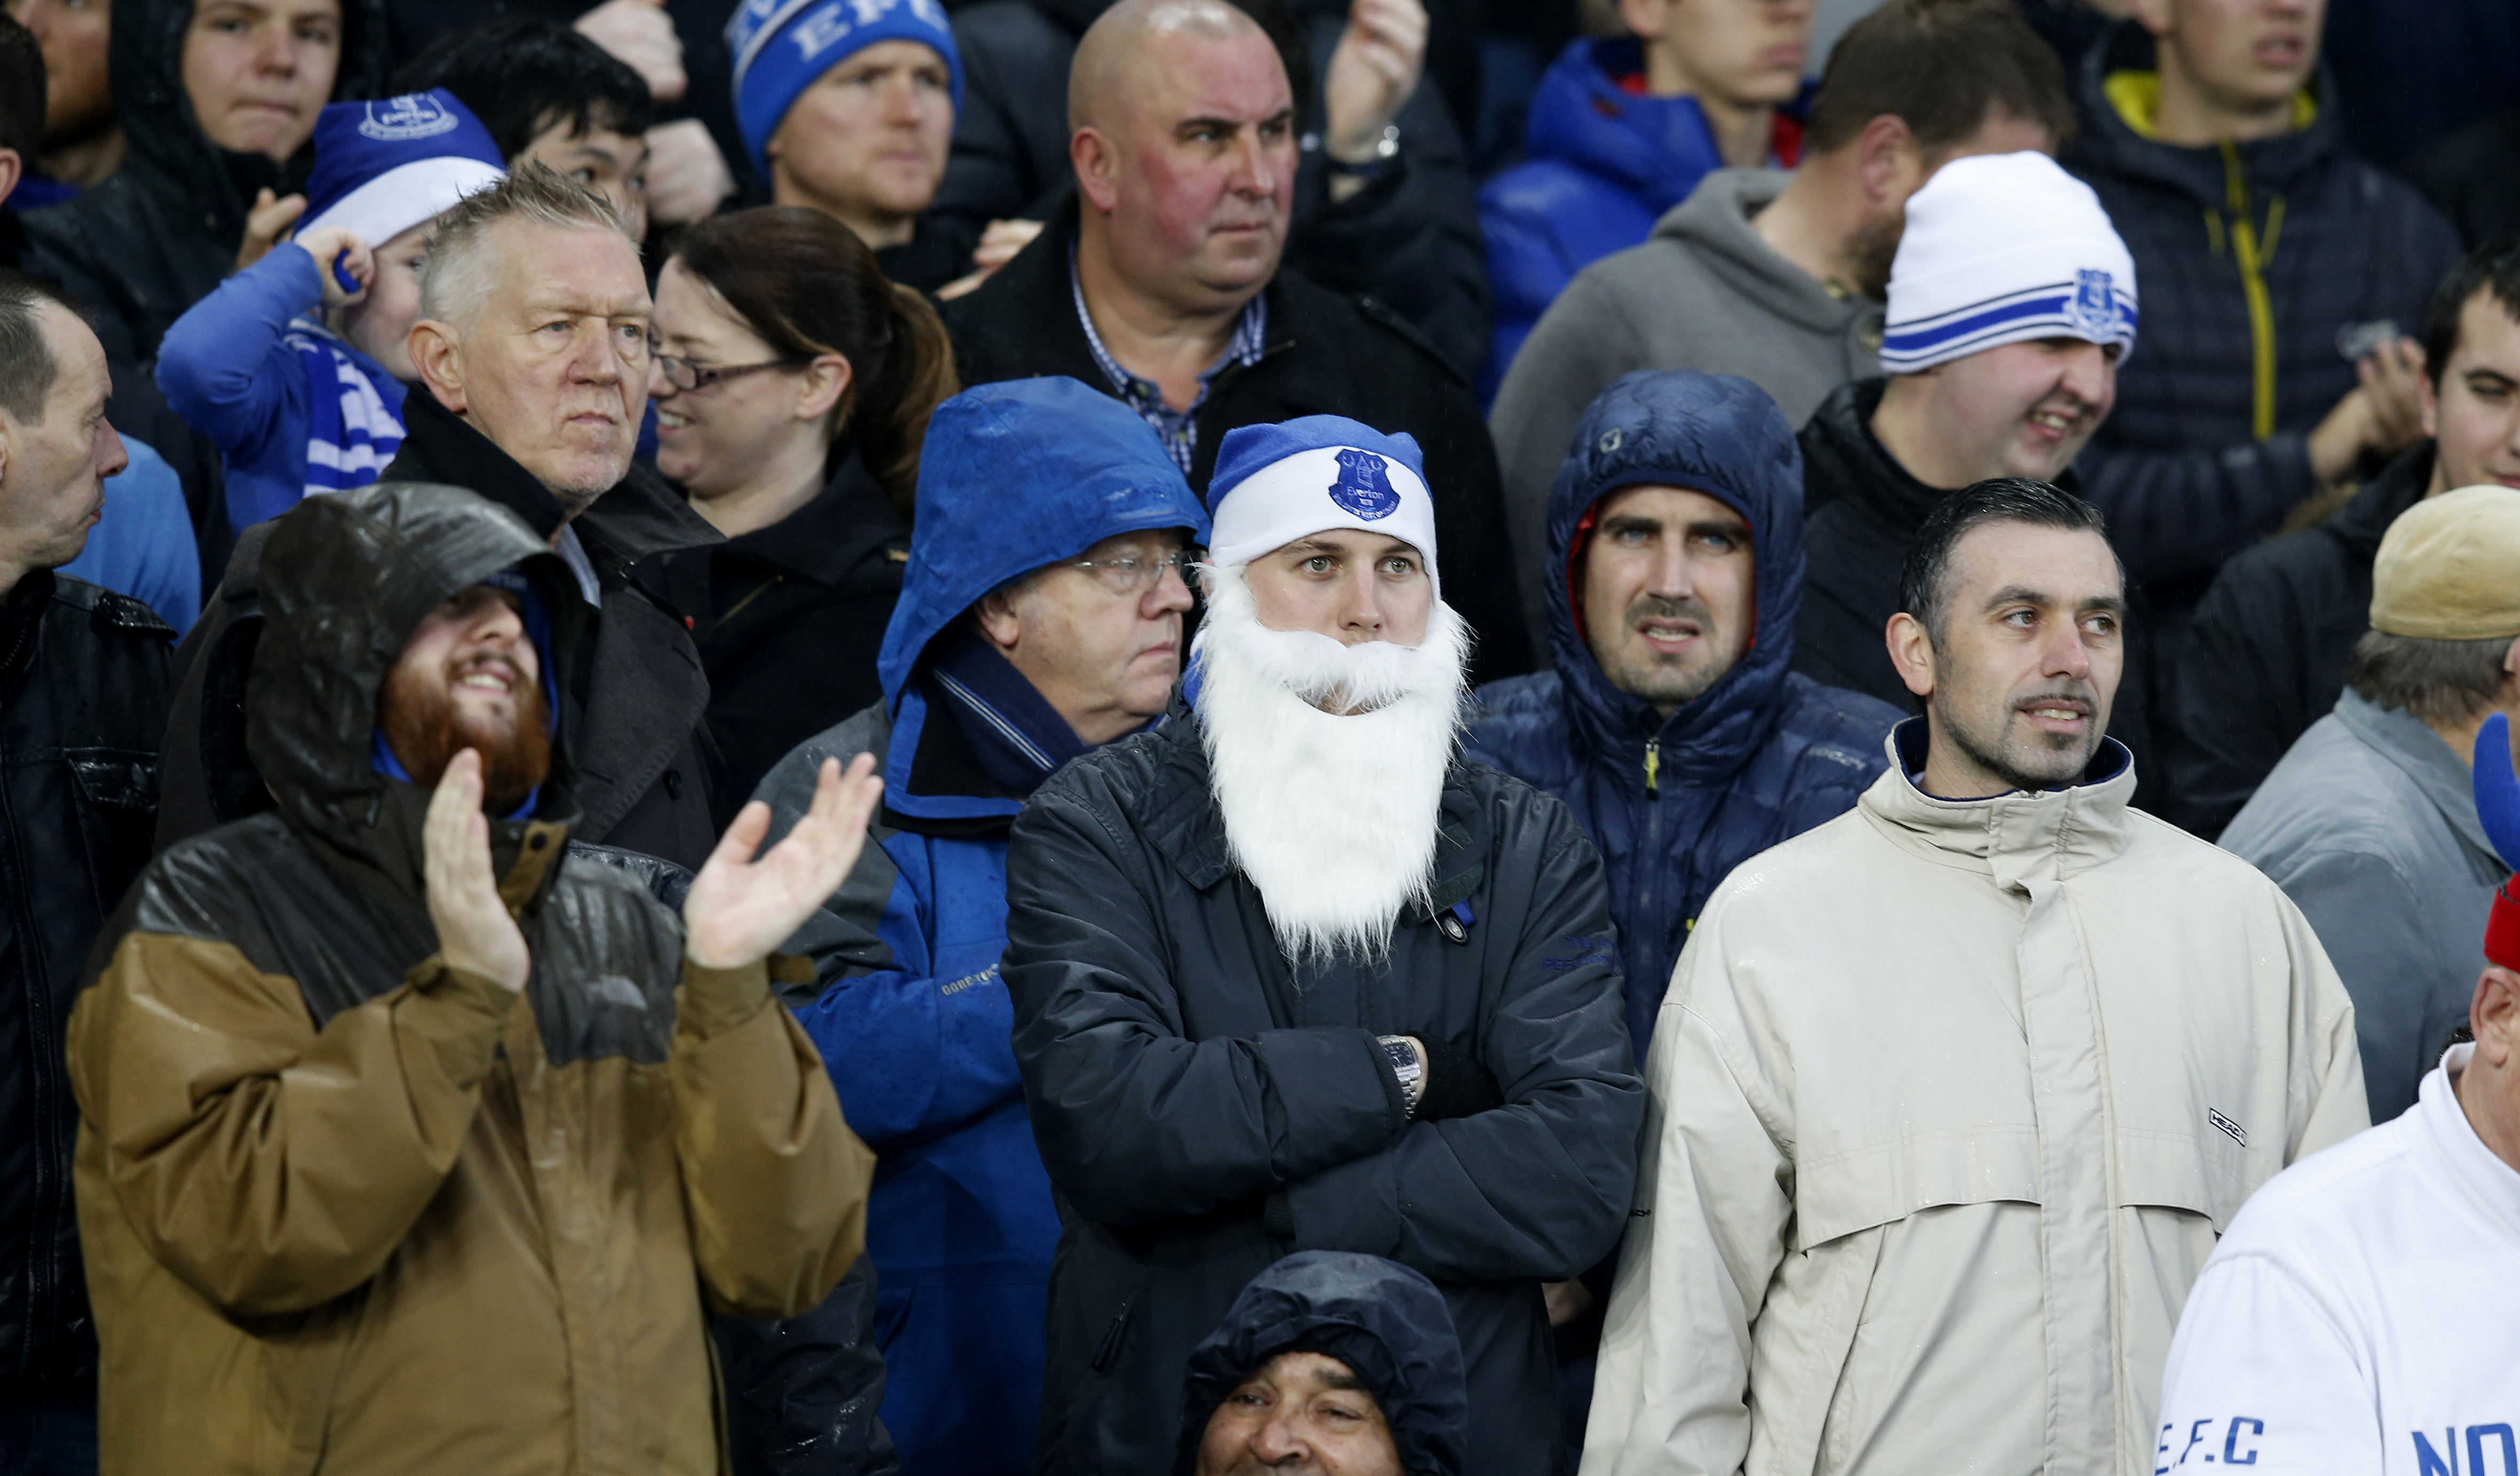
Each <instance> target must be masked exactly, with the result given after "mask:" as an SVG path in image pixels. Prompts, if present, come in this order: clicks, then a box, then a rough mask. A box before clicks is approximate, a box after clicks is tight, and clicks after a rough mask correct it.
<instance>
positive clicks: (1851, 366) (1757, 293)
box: [1488, 169, 1881, 649]
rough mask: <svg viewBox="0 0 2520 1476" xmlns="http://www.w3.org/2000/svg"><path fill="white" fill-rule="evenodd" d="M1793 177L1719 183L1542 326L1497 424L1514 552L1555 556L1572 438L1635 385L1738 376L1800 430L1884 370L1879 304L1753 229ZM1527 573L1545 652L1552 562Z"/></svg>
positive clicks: (1704, 188)
mask: <svg viewBox="0 0 2520 1476" xmlns="http://www.w3.org/2000/svg"><path fill="white" fill-rule="evenodd" d="M1787 178H1789V176H1788V175H1787V174H1786V173H1784V172H1783V171H1781V170H1777V169H1719V170H1717V171H1716V172H1714V173H1712V174H1709V175H1707V176H1706V178H1705V179H1704V180H1703V181H1702V182H1700V183H1699V185H1698V187H1697V191H1696V193H1695V194H1693V195H1691V196H1689V197H1688V200H1686V201H1682V202H1681V203H1680V204H1678V205H1675V206H1673V207H1672V209H1671V210H1670V211H1669V212H1668V213H1666V214H1665V215H1664V216H1663V218H1662V219H1661V220H1660V221H1658V222H1656V223H1655V225H1654V233H1653V235H1652V237H1651V238H1650V239H1648V240H1647V241H1646V242H1645V243H1644V244H1643V246H1631V247H1630V248H1628V249H1627V250H1624V251H1620V252H1618V253H1617V254H1615V255H1611V256H1605V257H1603V258H1602V259H1601V260H1599V261H1597V262H1595V263H1593V265H1591V266H1589V267H1586V268H1585V269H1584V271H1583V273H1582V274H1581V275H1579V276H1578V277H1576V279H1575V280H1574V281H1573V282H1572V283H1570V284H1569V285H1568V286H1567V289H1566V291H1563V292H1561V293H1559V294H1558V298H1557V300H1556V301H1555V302H1553V303H1552V304H1551V305H1550V308H1549V311H1548V312H1547V313H1545V314H1543V315H1542V316H1541V319H1540V326H1539V327H1537V328H1535V329H1533V330H1532V334H1531V336H1530V338H1529V339H1527V340H1525V342H1524V343H1523V346H1522V352H1521V353H1519V354H1517V355H1516V356H1515V357H1514V361H1513V367H1512V368H1511V369H1510V370H1508V371H1507V373H1506V377H1505V383H1504V385H1503V386H1502V387H1501V388H1499V390H1498V391H1497V400H1496V406H1495V408H1494V410H1492V411H1491V412H1490V413H1489V416H1488V428H1489V429H1490V430H1491V431H1492V432H1493V433H1494V434H1495V437H1496V444H1497V457H1498V460H1499V461H1500V462H1501V463H1502V464H1503V470H1504V473H1505V498H1506V517H1507V521H1508V525H1509V528H1510V530H1511V533H1512V536H1513V545H1514V547H1516V548H1519V549H1539V548H1545V547H1547V546H1548V540H1549V488H1550V484H1551V483H1552V482H1553V481H1554V480H1555V479H1556V476H1557V466H1558V463H1560V462H1562V461H1564V460H1565V458H1566V454H1567V438H1568V437H1569V436H1571V435H1572V434H1574V431H1575V425H1576V423H1577V422H1579V421H1581V420H1582V419H1583V418H1584V411H1585V408H1586V407H1587V406H1589V405H1591V404H1592V403H1593V400H1594V397H1595V396H1597V395H1598V394H1599V393H1600V392H1601V391H1602V390H1604V389H1607V388H1609V387H1610V385H1611V383H1612V382H1613V381H1614V380H1617V379H1618V378H1619V376H1621V375H1623V374H1627V373H1629V372H1630V371H1633V370H1639V369H1695V370H1702V371H1704V372H1706V373H1708V374H1736V375H1739V376H1741V377H1742V378H1743V379H1746V380H1750V381H1751V382H1752V383H1754V384H1756V385H1758V386H1759V387H1760V388H1761V389H1764V390H1766V391H1767V392H1768V393H1769V395H1771V396H1772V397H1773V398H1775V400H1776V402H1777V405H1778V408H1779V409H1781V410H1783V411H1784V413H1785V423H1786V424H1787V425H1801V424H1802V423H1803V422H1804V421H1806V420H1808V419H1809V418H1810V417H1811V413H1812V412H1813V411H1814V410H1815V409H1818V408H1819V406H1820V402H1821V401H1822V400H1823V399H1826V398H1827V397H1828V392H1829V391H1830V390H1832V389H1834V388H1836V387H1837V386H1838V385H1839V384H1840V383H1841V382H1843V381H1845V380H1852V379H1855V378H1857V377H1858V376H1861V375H1868V374H1875V373H1878V372H1879V370H1878V368H1877V360H1876V359H1875V357H1874V356H1875V354H1876V353H1877V352H1878V351H1879V349H1880V347H1881V307H1880V304H1878V303H1875V302H1868V301H1864V300H1862V299H1859V298H1847V297H1839V296H1836V295H1835V294H1833V293H1831V292H1830V291H1829V290H1828V289H1827V288H1825V287H1823V286H1822V285H1821V284H1820V283H1819V282H1817V281H1815V280H1814V279H1813V278H1812V277H1811V276H1810V275H1809V274H1808V273H1806V272H1804V271H1803V270H1802V268H1800V267H1797V266H1795V265H1794V264H1793V263H1792V262H1790V261H1787V260H1786V259H1785V258H1784V257H1782V256H1779V255H1778V254H1777V253H1776V251H1775V250H1773V249H1771V248H1770V247H1769V246H1768V244H1767V243H1766V242H1764V241H1762V240H1760V239H1759V235H1758V233H1757V232H1756V231H1754V230H1752V229H1751V228H1750V217H1751V216H1753V215H1755V214H1757V213H1758V212H1759V211H1760V210H1761V209H1762V208H1764V207H1765V206H1766V205H1767V204H1768V202H1769V201H1773V200H1775V199H1776V198H1777V195H1778V192H1779V191H1781V190H1782V189H1784V187H1785V181H1786V179H1787ZM1522 562H1523V564H1524V567H1523V569H1522V584H1523V590H1522V604H1523V615H1524V618H1525V619H1526V620H1527V621H1529V622H1530V625H1531V629H1532V631H1533V633H1534V634H1533V640H1534V641H1535V642H1545V641H1546V640H1547V639H1548V631H1549V623H1548V615H1547V606H1546V604H1545V599H1546V597H1545V595H1544V593H1543V590H1544V583H1545V580H1546V578H1547V573H1546V569H1545V567H1544V565H1545V564H1546V562H1547V560H1545V559H1524V560H1522ZM1541 649H1546V647H1545V646H1543V647H1542V648H1541Z"/></svg>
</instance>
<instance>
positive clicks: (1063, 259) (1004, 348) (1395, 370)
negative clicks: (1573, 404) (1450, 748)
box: [944, 0, 1531, 681]
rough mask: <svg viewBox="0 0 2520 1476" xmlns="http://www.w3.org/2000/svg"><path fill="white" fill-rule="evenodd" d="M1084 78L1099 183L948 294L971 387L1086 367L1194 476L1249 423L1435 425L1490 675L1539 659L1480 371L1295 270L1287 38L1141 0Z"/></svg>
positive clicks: (1483, 663) (1470, 611)
mask: <svg viewBox="0 0 2520 1476" xmlns="http://www.w3.org/2000/svg"><path fill="white" fill-rule="evenodd" d="M1077 73H1078V77H1079V81H1080V91H1079V94H1078V96H1077V97H1076V98H1075V99H1074V100H1073V101H1074V102H1075V104H1076V107H1077V115H1078V117H1079V118H1080V119H1082V120H1083V126H1081V127H1079V128H1078V130H1077V134H1076V148H1077V149H1078V151H1079V157H1080V158H1082V159H1084V160H1086V164H1085V165H1084V166H1083V167H1082V168H1081V169H1080V173H1079V186H1078V192H1077V197H1076V198H1073V199H1071V200H1070V201H1068V202H1067V203H1066V204H1065V205H1063V206H1061V207H1060V209H1059V211H1058V213H1057V216H1056V217H1054V218H1053V219H1052V221H1051V223H1050V225H1049V227H1048V228H1047V229H1045V230H1044V231H1043V232H1042V233H1041V235H1040V236H1039V237H1038V238H1036V239H1035V240H1034V241H1033V243H1032V244H1031V245H1030V246H1026V247H1024V249H1023V250H1022V251H1021V252H1020V253H1018V254H1017V255H1016V257H1015V258H1014V259H1013V260H1012V261H1011V262H1009V263H1008V264H1007V265H1006V266H1005V267H1004V268H1002V269H1001V270H1000V271H999V272H998V273H997V275H995V276H993V277H991V278H990V279H989V280H988V282H987V283H986V284H984V285H983V286H982V287H981V288H980V289H979V291H975V292H972V293H971V294H970V295H968V296H966V297H960V298H957V299H955V300H954V301H952V302H949V303H947V304H945V307H944V317H945V326H946V328H947V330H948V331H950V332H951V333H952V334H953V336H954V358H955V367H956V369H957V370H958V371H959V372H960V374H961V375H962V379H963V382H964V383H966V384H985V383H988V382H990V381H992V380H1012V379H1023V378H1027V377H1030V376H1033V375H1067V376H1070V377H1072V378H1075V379H1078V380H1084V381H1085V382H1086V383H1088V384H1092V385H1094V386H1095V387H1097V388H1100V389H1107V390H1108V391H1109V392H1111V393H1112V394H1114V395H1116V396H1118V397H1119V398H1121V399H1124V400H1126V401H1128V402H1129V404H1130V405H1131V407H1132V408H1134V409H1136V410H1137V411H1138V413H1139V414H1140V415H1142V416H1144V417H1145V418H1146V419H1147V421H1148V424H1150V425H1154V426H1155V428H1156V430H1157V431H1158V432H1159V433H1160V434H1162V435H1163V436H1164V438H1165V440H1166V442H1167V444H1168V445H1169V446H1170V447H1171V449H1172V452H1173V457H1174V460H1175V461H1176V462H1178V463H1179V464H1180V465H1181V468H1182V470H1183V471H1184V472H1185V473H1186V474H1187V475H1188V476H1189V477H1190V481H1191V485H1192V486H1193V487H1194V488H1203V487H1204V486H1206V484H1207V479H1208V475H1209V473H1210V471H1211V470H1213V469H1214V467H1215V465H1216V446H1217V442H1218V440H1219V438H1220V437H1222V436H1223V435H1224V434H1225V433H1226V432H1227V431H1228V430H1230V429H1232V428H1233V427H1235V426H1237V425H1258V424H1265V423H1270V422H1276V421H1282V420H1284V419H1287V418H1288V417H1290V416H1300V415H1307V414H1315V413H1323V412H1328V413H1333V414H1338V415H1344V416H1350V417H1353V418H1355V419H1357V420H1360V421H1363V422H1365V423H1366V424H1367V425H1373V426H1374V427H1375V428H1376V429H1379V430H1383V431H1386V432H1404V433H1407V434H1409V435H1411V436H1414V437H1416V438H1417V440H1418V443H1419V444H1420V445H1422V446H1424V447H1425V448H1426V457H1427V462H1428V465H1429V469H1430V473H1431V474H1430V477H1429V479H1430V480H1431V481H1432V482H1433V483H1434V484H1435V486H1436V488H1437V492H1436V497H1437V512H1438V524H1437V525H1438V527H1439V528H1440V530H1441V531H1442V533H1443V537H1444V545H1445V548H1446V549H1447V550H1449V551H1450V553H1451V557H1452V559H1453V561H1454V568H1455V570H1456V571H1457V572H1458V573H1459V574H1460V575H1461V576H1462V577H1461V580H1460V590H1461V608H1462V614H1463V618H1465V619H1467V620H1468V621H1469V622H1470V625H1471V627H1472V629H1473V630H1475V631H1476V632H1477V635H1478V649H1477V656H1476V661H1477V665H1476V669H1475V674H1476V676H1477V677H1478V679H1480V680H1482V681H1484V680H1488V679H1492V678H1495V677H1503V676H1513V675H1517V674H1519V673H1521V672H1524V671H1528V670H1529V669H1530V667H1531V654H1530V642H1529V638H1528V635H1527V634H1526V632H1525V629H1524V627H1523V624H1522V621H1521V618H1520V613H1519V610H1518V607H1517V605H1516V603H1515V592H1514V583H1513V556H1512V553H1511V550H1510V547H1509V546H1508V542H1507V539H1506V532H1505V517H1504V493H1503V491H1502V488H1501V486H1500V484H1499V482H1498V479H1497V462H1496V450H1495V447H1494V445H1493V444H1492V443H1491V442H1490V441H1489V439H1488V432H1487V425H1486V424H1485V423H1484V422H1483V421H1481V420H1480V418H1479V409H1478V404H1477V402H1476V400H1474V399H1473V398H1472V397H1471V394H1470V390H1469V385H1468V381H1467V380H1464V379H1463V377H1462V376H1461V375H1460V374H1458V373H1457V372H1455V371H1454V370H1453V369H1452V368H1451V367H1449V366H1448V365H1446V364H1445V363H1444V361H1443V360H1442V359H1441V358H1440V357H1439V356H1438V355H1437V354H1436V353H1435V352H1434V351H1433V350H1432V349H1430V348H1429V347H1428V346H1427V344H1426V342H1425V341H1424V340H1423V339H1422V338H1420V337H1419V336H1418V335H1417V334H1416V332H1415V331H1413V330H1412V329H1411V328H1410V327H1409V325H1408V324H1407V323H1406V322H1405V321H1404V320H1402V319H1401V318H1400V317H1399V316H1398V315H1396V314H1395V313H1393V312H1392V311H1391V310H1390V309H1389V308H1386V307H1383V306H1381V305H1380V304H1378V303H1376V302H1374V301H1373V300H1372V299H1370V298H1361V297H1347V296H1342V295H1339V294H1338V293H1335V292H1331V291H1325V290H1324V289H1323V288H1321V287H1320V286H1318V285H1316V284H1314V283H1313V282H1311V281H1309V280H1307V279H1306V278H1305V277H1303V276H1302V275H1301V274H1300V273H1298V272H1296V271H1293V270H1291V269H1288V268H1286V267H1284V266H1283V264H1282V262H1281V252H1282V249H1283V246H1284V244H1285V240H1286V229H1287V220H1288V216H1289V210H1290V200H1291V192H1292V191H1293V189H1294V184H1295V155H1296V147H1295V139H1294V135H1293V131H1292V126H1291V121H1290V120H1291V118H1292V116H1293V112H1292V110H1293V106H1294V105H1293V102H1292V97H1291V94H1290V93H1289V91H1288V89H1287V84H1286V76H1285V71H1284V68H1283V66H1282V65H1281V64H1280V62H1279V60H1278V54H1277V52H1276V50H1275V49H1274V48H1273V47H1272V46H1271V45H1270V44H1269V40H1268V38H1267V36H1265V35H1264V34H1262V32H1261V30H1260V28H1259V26H1258V25H1257V24H1256V23H1254V22H1252V21H1251V20H1250V18H1249V17H1247V16H1245V15H1243V14H1242V13H1241V12H1240V11H1238V10H1236V9H1234V8H1233V7H1231V6H1229V5H1227V4H1225V3H1224V0H1124V3H1123V4H1121V5H1119V6H1117V7H1115V8H1113V9H1112V10H1110V11H1108V12H1106V13H1105V14H1104V15H1103V17H1102V20H1101V21H1099V22H1096V23H1095V26H1094V29H1093V31H1092V32H1091V33H1090V34H1089V35H1088V37H1087V39H1086V42H1085V43H1084V47H1083V49H1082V51H1081V52H1080V60H1079V63H1078V66H1077ZM1200 118H1211V119H1231V120H1233V129H1232V142H1231V145H1230V147H1220V146H1219V145H1218V144H1215V143H1212V142H1207V141H1203V140H1198V139H1193V138H1192V137H1191V134H1192V133H1193V131H1194V130H1193V120H1195V119H1200ZM1208 131H1210V132H1217V131H1221V130H1220V129H1217V128H1210V129H1209V130H1208Z"/></svg>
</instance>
